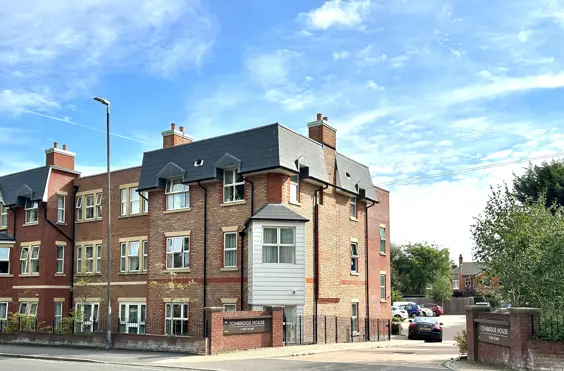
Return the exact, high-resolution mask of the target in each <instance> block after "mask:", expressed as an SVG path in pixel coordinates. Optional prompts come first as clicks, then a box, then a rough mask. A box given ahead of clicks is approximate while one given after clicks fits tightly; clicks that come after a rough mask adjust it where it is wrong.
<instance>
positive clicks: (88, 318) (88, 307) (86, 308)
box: [75, 303, 100, 332]
mask: <svg viewBox="0 0 564 371" xmlns="http://www.w3.org/2000/svg"><path fill="white" fill-rule="evenodd" d="M76 311H77V312H78V313H79V318H82V321H80V320H79V321H77V322H76V325H75V326H76V328H75V331H77V332H97V331H98V330H99V328H100V304H99V303H77V304H76Z"/></svg>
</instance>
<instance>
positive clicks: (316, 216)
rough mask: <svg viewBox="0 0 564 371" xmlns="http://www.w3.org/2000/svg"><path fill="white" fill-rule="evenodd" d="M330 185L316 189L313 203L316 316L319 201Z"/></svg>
mask: <svg viewBox="0 0 564 371" xmlns="http://www.w3.org/2000/svg"><path fill="white" fill-rule="evenodd" d="M327 188H329V185H325V186H323V187H321V188H319V189H317V190H316V191H315V194H314V198H315V199H314V203H313V273H314V280H313V297H314V302H313V307H314V313H315V317H316V318H317V315H318V301H319V203H320V199H321V200H322V199H323V196H322V193H323V191H325V190H326V189H327ZM313 338H314V340H316V341H317V326H316V327H315V328H314V334H313Z"/></svg>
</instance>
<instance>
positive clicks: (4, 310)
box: [0, 303, 8, 321]
mask: <svg viewBox="0 0 564 371" xmlns="http://www.w3.org/2000/svg"><path fill="white" fill-rule="evenodd" d="M7 319H8V303H0V321H6V320H7Z"/></svg>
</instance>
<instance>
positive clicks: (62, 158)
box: [45, 152, 74, 170]
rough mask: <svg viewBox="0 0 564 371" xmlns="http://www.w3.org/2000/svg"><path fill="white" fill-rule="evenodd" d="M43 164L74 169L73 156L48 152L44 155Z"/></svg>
mask: <svg viewBox="0 0 564 371" xmlns="http://www.w3.org/2000/svg"><path fill="white" fill-rule="evenodd" d="M45 165H55V166H59V167H62V168H65V169H70V170H74V156H69V155H66V154H63V153H57V152H50V153H47V154H46V155H45Z"/></svg>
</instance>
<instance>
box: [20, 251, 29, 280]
mask: <svg viewBox="0 0 564 371" xmlns="http://www.w3.org/2000/svg"><path fill="white" fill-rule="evenodd" d="M20 274H29V247H22V251H21V252H20Z"/></svg>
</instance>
